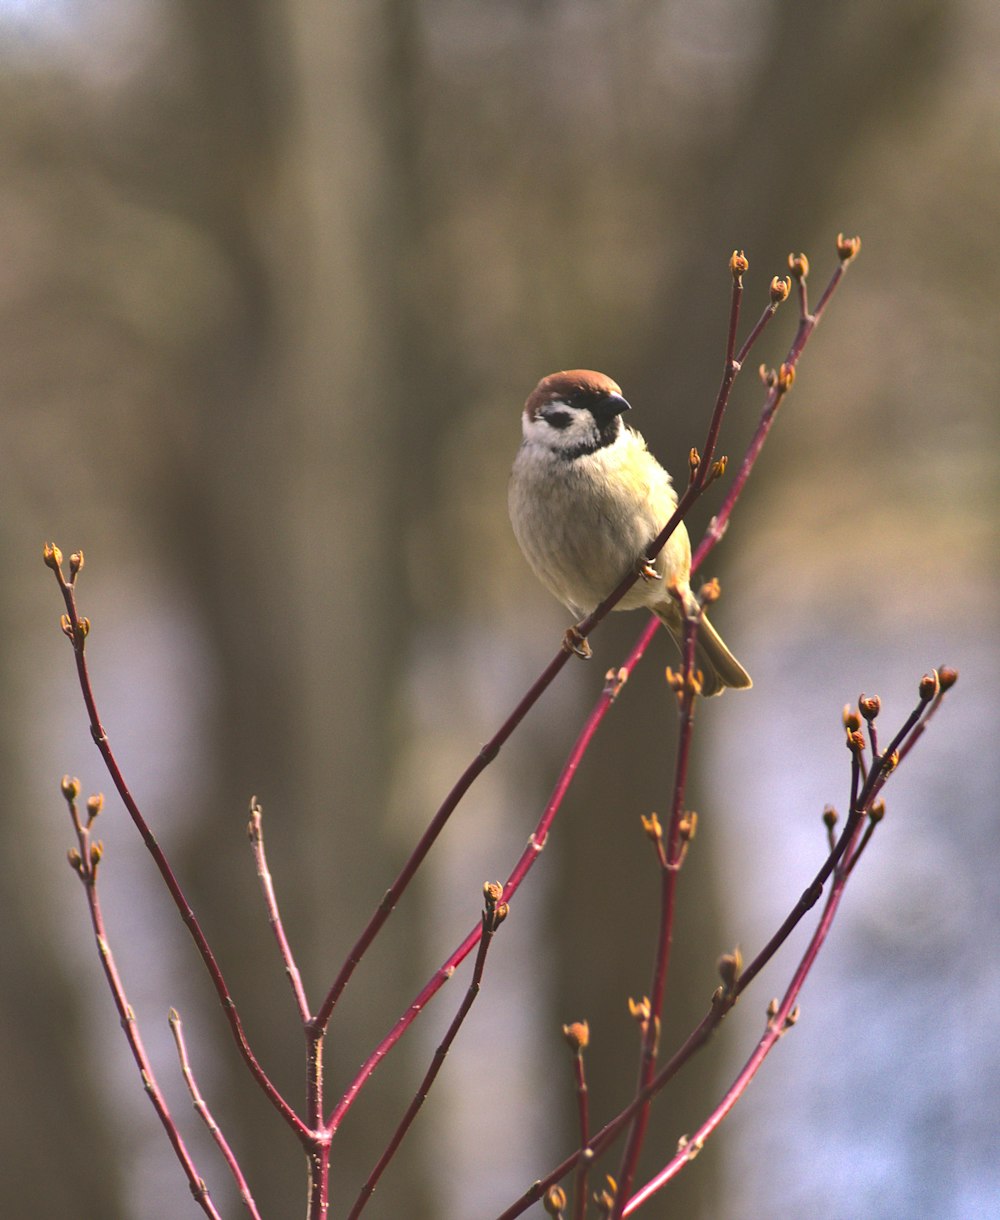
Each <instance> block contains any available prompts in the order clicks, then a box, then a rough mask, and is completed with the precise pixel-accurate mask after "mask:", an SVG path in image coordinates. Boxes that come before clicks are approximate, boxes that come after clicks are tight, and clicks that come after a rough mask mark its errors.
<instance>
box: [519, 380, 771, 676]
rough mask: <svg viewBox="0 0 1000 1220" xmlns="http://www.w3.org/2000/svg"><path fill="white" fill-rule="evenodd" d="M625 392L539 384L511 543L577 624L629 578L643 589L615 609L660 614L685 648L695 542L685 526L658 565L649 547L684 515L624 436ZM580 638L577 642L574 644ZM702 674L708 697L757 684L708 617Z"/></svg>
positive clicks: (524, 421)
mask: <svg viewBox="0 0 1000 1220" xmlns="http://www.w3.org/2000/svg"><path fill="white" fill-rule="evenodd" d="M628 410H631V407H630V406H629V404H628V403H627V402H626V401H625V399H624V398H623V397H622V392H621V389H620V388H619V387H618V386H617V385H616V384H615V382H613V381H612V380H611V378H610V377H606V376H605V375H604V374H603V373H595V372H592V371H591V370H588V369H573V370H571V371H569V372H562V373H551V374H550V375H549V376H548V377H543V378H542V380H541V381H540V382H539V383H538V385H537V386H535V388H534V390H533V391H532V392H531V394H530V395H529V396H528V401H527V402H526V403H525V404H524V413H523V415H522V417H521V430H522V434H523V439H522V441H521V447H520V449H519V450H518V452H517V457H516V458H515V459H514V467H513V469H512V470H511V475H510V483H509V486H508V495H507V501H508V507H509V509H510V520H511V524H512V525H513V527H514V534H515V536H516V537H517V541H518V543H519V545H520V547H521V550H522V551H523V552H524V556H525V558H526V559H527V561H528V563H529V564H531V567H532V568H533V570H534V572H535V575H536V576H537V577H538V579H539V580H540V581H541V582H542V584H543V585H544V586H545V587H546V588H547V589H548V590H549V592H550V593H552V594H554V595H555V596H556V597H557V598H558V599H559V600H560V601H561V602H562V603H563V604H564V605H565V606H567V607H569V609H570V610H571V611H572V612H573V614H575V615H577V616H578V617H580V618H582V617H583V616H584V615H587V614H589V613H590V612H591V611H592V610H593V609H594V607H595V606H597V605H598V604H599V603H600V602H601V601H603V600H604V598H605V597H607V595H608V594H609V593H610V592H611V591H612V589H614V588H615V587H616V586H617V585H618V584H619V582H620V581H621V580H622V579H623V577H625V575H626V574H627V573H629V572H638V573H640V577H639V579H638V580H637V581H636V583H635V584H634V585H633V586H632V588H631V589H629V591H628V593H626V594H625V596H624V597H623V598H622V599H621V601H620V602H619V603H618V604H617V606H615V609H616V610H634V609H635V608H637V607H640V606H645V607H647V608H648V609H650V610H652V611H653V612H654V613H655V614H656V615H657V616H658V617H659V618H660V619H661V621H662V622H663V624H664V626H665V627H666V628H667V630H668V631H669V632H670V634H671V635H672V636H673V638H674V640H676V641H677V643H678V645H681V644H682V641H683V638H684V614H683V613H682V611H681V608H680V606H679V605H678V603H677V601H676V599H675V598H674V597H673V596H672V595H671V593H670V592H669V587H670V586H673V587H674V588H675V589H676V590H677V592H678V594H679V595H680V597H681V598H682V600H683V602H684V608H685V611H686V613H688V614H692V613H697V612H698V602H697V600H696V598H695V596H694V594H693V593H692V592H691V585H690V579H691V542H690V540H689V538H688V533H687V530H686V529H685V528H684V523H683V522H681V523H680V525H678V527H677V529H676V530H674V532H673V533H672V534H671V535H670V537H669V538H668V539H667V542H666V545H665V546H664V547H663V549H662V550H661V551H660V553H659V554H658V555H657V556H656V558H655V559H654V560H653V561H652V563H648V562H647V561H646V557H645V553H646V549H647V547H648V546H649V544H650V543H651V542H652V541H653V539H654V538H655V537H656V535H657V534H658V533H659V532H660V530H661V529H662V528H663V527H664V525H666V523H667V521H668V520H669V519H670V515H671V514H672V513H673V511H674V509H675V508H676V507H677V493H676V492H675V491H674V489H673V487H672V486H671V482H670V475H668V474H667V472H666V471H665V470H664V469H663V467H662V466H661V465H660V464H659V462H657V460H656V458H654V457H653V455H652V454H651V453H650V452H649V450H648V449H647V448H646V442H645V441H644V440H643V439H642V437H641V436H640V435H639V433H638V432H635V431H633V430H632V429H631V428H628V427H626V426H625V424H624V423H623V422H622V418H621V417H622V413H623V412H624V411H628ZM570 638H571V637H570ZM696 652H697V656H696V662H695V667H696V669H700V670H701V674H702V678H701V681H702V687H701V693H702V694H703V695H718V694H721V693H722V691H723V690H724V689H725V688H726V687H727V686H730V687H734V688H736V689H745V688H747V687H749V686H751V685H752V682H751V680H750V675H749V674H748V673H747V671H746V670H745V669H744V668H743V666H742V665H741V664H740V663H739V661H737V660H736V658H735V657H734V656H733V654H732V653H731V652H730V651H729V649H728V648H727V647H726V645H725V644H724V643H723V641H722V637H721V636H720V635H719V633H718V632H717V631H716V630H715V628H714V627H713V626H712V624H711V623H710V622H709V621H708V618H707V617H706V615H705V614H704V613H702V614H701V619H700V622H699V626H698V638H697V643H696Z"/></svg>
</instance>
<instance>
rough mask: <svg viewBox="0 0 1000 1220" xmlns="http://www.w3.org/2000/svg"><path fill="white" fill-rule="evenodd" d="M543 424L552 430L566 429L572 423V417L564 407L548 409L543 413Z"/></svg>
mask: <svg viewBox="0 0 1000 1220" xmlns="http://www.w3.org/2000/svg"><path fill="white" fill-rule="evenodd" d="M544 415H545V422H546V423H547V424H549V425H550V426H551V427H553V428H559V429H560V430H561V429H563V428H568V427H569V426H570V424H571V423H572V422H573V416H572V415H571V414H570V412H569V411H567V410H566V409H565V407H550V408H549V409H548V410H547V411H545V412H544Z"/></svg>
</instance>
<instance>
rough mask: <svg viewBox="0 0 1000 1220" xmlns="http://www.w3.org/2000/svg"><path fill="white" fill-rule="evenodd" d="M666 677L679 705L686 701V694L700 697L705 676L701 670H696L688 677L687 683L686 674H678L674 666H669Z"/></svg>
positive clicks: (681, 672) (665, 673)
mask: <svg viewBox="0 0 1000 1220" xmlns="http://www.w3.org/2000/svg"><path fill="white" fill-rule="evenodd" d="M664 676H665V677H666V679H667V686H669V687H670V689H671V690H672V691H673V692H674V694H675V695H676V696H677V701H678V703H682V702H683V701H684V697H685V695H686V694H692V695H700V694H701V688H702V683H703V680H704V674H703V673H702V672H701V670H700V669H694V670H692V671H691V673H689V674H688V676H687V681H686V682H685V680H684V672H683V670H681V671H680V672H678V671H677V670H676V669H674V668H673V667H672V666H670V665H668V666H667V668H666V669H665V670H664Z"/></svg>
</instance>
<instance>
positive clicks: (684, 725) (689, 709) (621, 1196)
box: [611, 617, 698, 1220]
mask: <svg viewBox="0 0 1000 1220" xmlns="http://www.w3.org/2000/svg"><path fill="white" fill-rule="evenodd" d="M697 636H698V621H697V619H696V618H690V617H688V618H686V619H685V622H684V663H683V667H682V671H681V683H682V685H681V689H680V691H679V693H678V710H679V713H680V722H681V726H680V733H679V735H678V738H677V761H676V764H675V767H674V790H673V796H672V799H671V807H670V822H669V825H668V829H667V850H666V854H665V858H664V859H663V860H662V862H661V865H660V920H659V930H658V934H657V935H658V941H657V948H656V957H655V959H654V967H653V981H652V985H651V987H650V993H649V1001H650V1015H649V1018H648V1023H647V1027H646V1030H645V1033H644V1036H643V1039H642V1053H641V1056H640V1062H639V1079H638V1084H637V1086H636V1094H637V1095H639V1094H641V1093H642V1092H643V1090H644V1089H645V1088H646V1086H647V1085H648V1084H649V1083H650V1081H651V1080H652V1079H653V1076H654V1075H655V1073H656V1055H657V1049H658V1045H659V1040H660V1030H661V1028H662V1023H663V1007H664V997H665V994H666V987H667V973H668V970H669V968H670V951H671V948H672V946H673V935H674V913H675V910H676V906H677V881H678V877H679V876H680V869H681V864H682V863H683V858H684V851H683V846H682V839H681V819H682V818H683V816H684V798H685V795H686V792H687V777H688V767H689V763H690V758H691V742H692V739H693V736H694V709H695V685H694V681H693V677H694V663H695V644H696V641H697ZM651 1105H652V1098H647V1099H646V1101H645V1102H643V1103H642V1105H640V1107H639V1109H638V1110H637V1111H636V1114H635V1117H634V1118H633V1120H632V1125H631V1128H630V1130H629V1134H628V1139H627V1140H626V1143H625V1150H624V1152H623V1154H622V1161H621V1165H620V1167H619V1171H618V1190H617V1192H616V1194H615V1203H614V1207H613V1209H612V1212H611V1220H620V1218H621V1214H622V1213H621V1207H622V1204H623V1202H624V1200H625V1199H626V1198H628V1194H629V1191H630V1190H631V1189H632V1182H633V1180H634V1178H635V1172H636V1168H637V1167H638V1163H639V1156H640V1153H641V1152H642V1147H643V1144H644V1142H645V1139H646V1130H647V1128H648V1126H649V1111H650V1106H651Z"/></svg>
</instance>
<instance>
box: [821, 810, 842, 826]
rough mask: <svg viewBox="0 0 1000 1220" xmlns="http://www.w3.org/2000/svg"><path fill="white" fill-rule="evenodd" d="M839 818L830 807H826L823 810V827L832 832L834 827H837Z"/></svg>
mask: <svg viewBox="0 0 1000 1220" xmlns="http://www.w3.org/2000/svg"><path fill="white" fill-rule="evenodd" d="M839 817H840V814H839V813H837V811H836V809H834V807H833V806H832V805H827V806H826V808H825V809H824V810H823V825H824V826H825V827H826V828H827V830H833V828H834V826H836V825H837V820H838V819H839Z"/></svg>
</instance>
